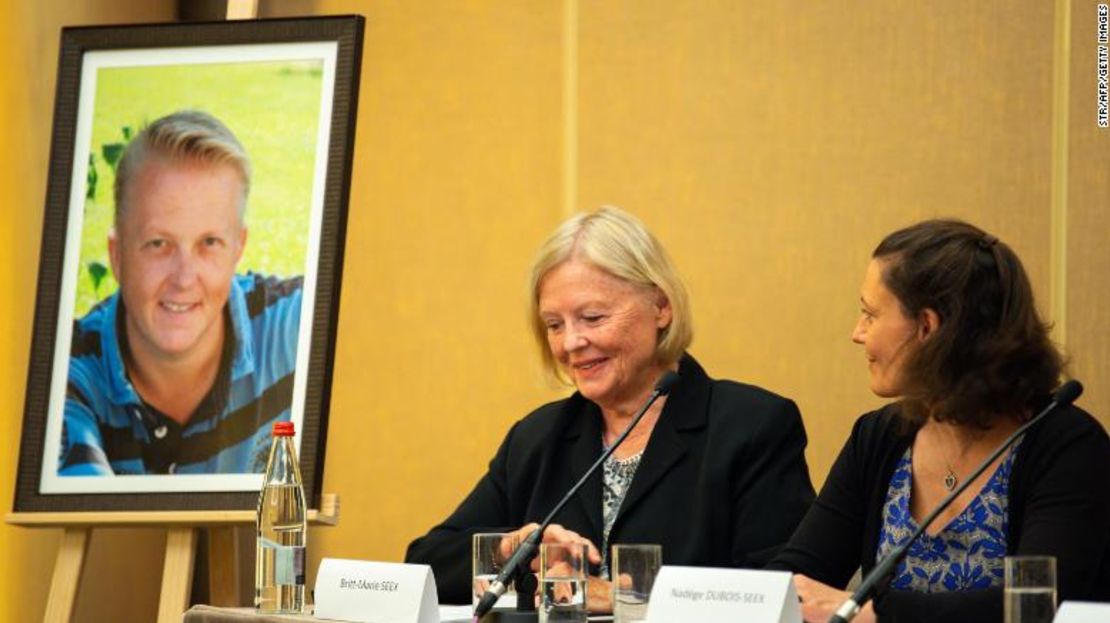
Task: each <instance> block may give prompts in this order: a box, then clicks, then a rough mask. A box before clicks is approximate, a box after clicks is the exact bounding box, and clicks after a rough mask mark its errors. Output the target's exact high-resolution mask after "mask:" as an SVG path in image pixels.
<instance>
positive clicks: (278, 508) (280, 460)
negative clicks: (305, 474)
mask: <svg viewBox="0 0 1110 623" xmlns="http://www.w3.org/2000/svg"><path fill="white" fill-rule="evenodd" d="M293 435H294V430H293V423H292V422H276V423H275V424H274V431H273V437H274V440H273V444H272V445H271V446H270V460H269V462H268V463H267V464H266V478H265V480H263V481H262V493H261V494H260V495H259V496H258V523H257V526H256V528H257V536H258V546H257V550H256V558H255V565H254V607H255V608H257V609H258V611H259V612H269V613H283V614H285V613H300V612H302V611H303V610H304V563H305V537H306V535H307V532H308V530H307V527H308V526H307V523H306V521H305V518H306V516H307V512H306V511H305V499H304V488H303V487H302V486H301V468H300V466H299V465H298V464H297V452H296V450H295V449H294V447H293Z"/></svg>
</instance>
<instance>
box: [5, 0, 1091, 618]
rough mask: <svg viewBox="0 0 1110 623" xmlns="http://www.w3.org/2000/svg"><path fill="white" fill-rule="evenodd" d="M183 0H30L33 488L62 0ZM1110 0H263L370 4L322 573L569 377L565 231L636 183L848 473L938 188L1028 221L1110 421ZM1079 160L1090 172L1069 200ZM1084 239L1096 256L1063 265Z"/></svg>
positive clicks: (16, 302) (710, 352)
mask: <svg viewBox="0 0 1110 623" xmlns="http://www.w3.org/2000/svg"><path fill="white" fill-rule="evenodd" d="M171 4H172V3H169V2H165V3H161V4H148V3H144V2H139V1H137V0H135V1H128V2H118V1H113V2H109V1H107V0H98V1H97V2H83V3H71V2H63V1H62V0H45V1H40V2H35V3H14V2H9V3H5V4H3V5H0V7H2V8H0V11H4V12H5V13H0V18H2V19H0V49H2V50H3V51H4V52H5V54H4V56H3V58H4V59H5V61H6V62H5V64H4V65H3V66H2V68H0V72H3V74H2V77H3V80H0V119H3V120H4V123H3V125H2V126H0V127H3V130H2V132H3V135H2V136H3V137H4V141H3V145H4V147H5V158H4V166H2V167H0V202H2V207H3V209H2V210H0V225H2V226H0V231H2V232H3V236H4V238H3V242H4V244H3V251H2V253H3V255H2V256H0V259H2V261H3V262H4V265H5V266H7V267H8V268H7V273H6V274H7V277H8V278H7V280H6V282H5V283H6V285H7V287H8V289H9V292H10V297H9V304H7V305H3V306H0V330H4V331H5V336H6V339H5V340H3V341H2V342H0V358H2V359H0V360H2V361H3V362H4V363H5V364H7V366H6V368H5V371H6V373H5V375H3V377H2V378H0V405H2V409H3V410H2V411H0V434H3V435H4V436H6V437H7V439H8V443H5V444H0V465H3V466H4V469H6V470H7V472H6V473H8V474H9V476H8V477H7V478H4V479H0V500H4V503H8V502H7V501H8V500H10V499H11V487H12V481H13V480H14V467H15V464H16V452H17V448H16V446H17V443H16V442H17V440H18V439H19V432H20V421H21V417H22V408H23V391H24V387H23V383H24V380H25V378H26V366H27V353H28V348H29V342H30V330H31V322H32V310H33V304H34V301H33V299H34V289H35V274H34V273H35V271H34V268H33V267H35V266H36V265H37V257H38V255H37V254H38V244H39V242H38V241H39V235H40V227H41V222H42V205H43V204H42V202H43V191H44V189H45V180H46V160H47V151H48V146H49V132H50V122H51V109H52V102H53V80H54V72H55V70H56V67H55V63H56V61H55V59H56V54H57V41H58V32H57V29H58V27H59V26H61V25H62V24H67V23H73V24H76V23H85V24H90V23H105V22H115V23H122V22H131V21H152V20H161V19H171V18H172V14H173V7H172V6H171ZM1096 4H1097V3H1096V2H1094V1H1092V0H1074V1H1072V2H1068V1H1067V0H1061V1H1060V2H1057V3H1056V6H1054V4H1053V3H1049V2H1026V3H1013V2H1010V1H1008V0H983V1H980V2H973V3H966V2H948V1H943V2H935V3H924V4H921V3H919V4H911V3H898V4H897V5H895V4H892V3H889V2H887V1H886V0H861V1H860V2H857V3H855V4H853V6H852V8H851V9H850V10H846V9H845V8H844V3H842V2H833V1H828V2H811V3H807V4H806V5H805V6H804V7H799V6H796V5H790V6H786V5H784V4H783V3H781V2H778V1H777V0H753V1H751V2H744V3H737V2H732V1H727V0H710V1H701V2H675V1H674V0H669V1H665V0H649V1H644V0H615V1H608V2H578V1H577V0H561V1H560V2H496V3H494V2H476V1H463V2H460V1H457V0H423V1H421V2H408V1H402V0H383V1H381V2H358V1H354V0H321V1H317V2H289V1H285V0H282V1H278V0H274V1H272V2H267V3H264V5H263V8H264V10H265V11H266V13H267V14H271V15H278V14H285V15H288V14H301V15H304V14H306V13H308V12H313V13H320V14H338V13H352V12H357V13H362V14H364V15H365V16H366V17H367V32H366V45H365V56H364V59H363V76H362V87H361V88H362V94H361V100H360V102H359V121H358V133H357V137H356V145H357V150H356V154H355V172H354V179H353V184H352V189H351V211H350V215H349V223H348V244H347V257H346V265H345V270H344V283H343V293H342V303H341V308H340V321H339V335H338V345H337V353H336V360H335V374H334V383H333V387H332V391H333V398H332V412H331V417H330V422H329V435H328V448H327V450H328V453H327V461H326V465H325V469H324V491H327V492H335V493H338V494H340V496H341V498H342V502H341V508H342V511H341V519H340V523H339V526H337V527H335V528H321V529H313V530H312V531H311V534H310V540H309V549H310V560H309V570H310V574H309V582H310V583H311V582H312V581H313V580H314V577H315V569H316V566H317V564H318V563H319V560H320V558H322V557H323V556H340V557H348V558H362V559H376V560H398V559H400V557H401V556H402V555H403V553H404V548H405V545H406V544H407V543H408V541H409V540H410V539H412V538H413V537H415V536H416V535H418V534H420V533H422V532H424V531H425V530H427V529H428V528H429V527H430V526H431V525H432V524H433V523H434V522H435V521H437V520H439V519H441V518H443V517H444V516H445V515H446V514H447V513H448V512H450V510H451V509H453V508H454V506H455V505H456V504H457V503H458V502H459V501H460V500H461V498H462V496H463V495H464V494H465V493H466V492H467V491H468V490H469V488H470V487H471V486H472V485H473V483H474V482H475V480H476V479H477V478H478V477H479V476H480V475H481V473H482V471H483V470H484V468H485V464H486V461H488V459H489V458H490V456H491V455H492V453H493V451H494V449H495V448H496V445H497V444H498V442H499V441H500V440H501V438H502V437H503V435H504V433H505V431H506V430H507V429H508V427H509V426H510V425H511V423H512V422H513V421H515V420H516V419H518V418H520V417H521V416H523V415H524V414H525V413H526V412H527V411H528V410H530V409H531V408H534V407H535V406H538V405H539V404H541V403H543V402H545V401H548V400H552V399H555V398H558V397H559V396H562V395H564V394H565V393H566V390H564V389H560V388H553V387H550V386H548V385H546V384H545V383H544V381H543V380H542V375H541V374H540V369H539V365H538V362H537V358H536V356H535V353H534V347H533V345H532V343H531V341H530V340H531V338H530V336H529V335H528V333H527V325H526V321H525V318H524V312H525V309H526V299H525V296H526V293H525V283H526V273H527V269H528V265H529V262H530V260H531V257H532V253H533V252H534V250H535V248H536V246H537V245H538V244H539V242H540V241H541V239H542V238H543V237H544V235H546V234H547V233H548V232H549V231H550V230H551V229H552V228H553V227H554V226H555V225H556V224H557V223H558V222H559V221H560V220H561V219H562V218H564V217H565V216H566V215H567V213H568V212H569V211H570V210H571V209H573V208H574V207H581V208H586V209H589V208H593V207H596V206H597V205H599V204H601V203H613V204H616V205H620V206H622V207H624V208H626V209H628V210H630V211H632V212H634V213H636V214H638V215H639V216H640V217H641V218H643V219H644V220H645V221H646V222H647V224H648V226H649V227H650V228H652V230H653V231H655V232H656V233H657V234H658V235H659V237H660V238H661V239H662V240H663V242H664V244H665V245H666V246H667V247H668V249H669V251H670V252H671V254H672V256H673V257H674V258H675V261H676V263H677V264H678V267H679V269H680V271H681V272H682V273H683V275H684V276H685V277H686V278H687V280H688V284H689V286H690V290H691V294H692V302H693V310H694V314H695V330H696V337H695V342H694V346H693V348H692V352H693V354H694V355H695V356H697V357H698V358H699V359H701V360H702V362H703V363H704V364H705V365H706V367H707V369H708V370H709V371H710V373H711V374H713V375H715V376H719V377H728V378H735V379H739V380H744V381H748V382H753V383H756V384H760V385H763V386H765V387H768V388H769V389H772V390H774V391H777V392H780V393H782V394H785V395H787V396H790V397H792V398H794V399H795V400H796V401H797V402H798V404H799V406H800V407H801V411H802V414H803V417H804V418H805V423H806V427H807V430H808V432H809V436H810V446H809V451H808V453H807V456H808V458H809V461H810V469H811V473H812V476H813V479H814V481H815V483H816V484H818V485H819V484H820V483H821V482H822V481H823V479H824V474H825V472H826V471H827V470H828V468H829V465H830V464H831V463H832V460H833V459H834V457H835V455H836V453H837V451H838V450H839V448H840V445H841V443H842V442H843V440H844V437H845V436H846V434H847V431H848V429H849V427H850V426H851V423H852V421H853V420H854V418H855V417H856V416H857V415H858V414H859V413H861V412H862V411H864V410H866V409H869V408H871V407H873V406H875V405H877V404H879V401H877V400H876V399H875V398H874V397H872V396H871V395H870V394H869V393H868V391H867V382H866V369H865V365H864V362H863V357H862V354H861V352H860V350H859V348H858V347H856V346H854V345H852V344H851V343H850V342H849V340H848V334H849V331H850V329H851V326H852V324H853V322H854V320H855V315H856V307H857V305H856V298H857V295H858V287H859V283H860V280H861V279H862V275H863V269H864V266H865V264H866V261H867V256H868V253H869V251H870V250H871V248H872V247H873V246H874V245H875V244H876V243H877V241H878V240H879V238H880V237H881V236H882V235H883V234H884V233H886V232H888V231H890V230H892V229H893V228H895V227H898V226H901V225H905V224H908V223H910V222H912V221H914V220H917V219H921V218H925V217H929V216H942V215H944V216H957V217H962V218H965V219H968V220H971V221H973V222H975V223H977V224H979V225H982V226H984V227H986V228H987V229H989V230H991V231H992V232H994V233H995V234H997V235H998V236H999V237H1000V238H1002V239H1004V240H1006V241H1007V242H1009V243H1010V244H1012V245H1013V246H1014V247H1015V248H1016V250H1017V251H1018V253H1019V254H1020V255H1021V256H1022V258H1023V259H1024V260H1025V262H1026V266H1027V268H1028V270H1029V272H1030V274H1031V276H1032V279H1033V281H1034V287H1035V291H1036V294H1037V296H1038V297H1039V302H1040V304H1041V308H1042V310H1044V311H1045V312H1046V313H1048V312H1050V311H1051V310H1064V311H1065V312H1066V314H1062V315H1063V318H1062V320H1063V322H1065V323H1066V325H1065V326H1064V327H1063V328H1064V329H1065V331H1063V332H1062V334H1064V335H1066V336H1067V340H1068V341H1067V346H1068V351H1069V354H1071V355H1072V359H1073V372H1074V373H1075V375H1076V376H1078V377H1079V378H1081V379H1082V380H1084V381H1085V382H1086V384H1087V386H1088V393H1087V395H1086V396H1084V398H1083V399H1082V400H1081V404H1083V405H1084V406H1085V407H1086V408H1087V409H1088V410H1090V411H1092V412H1093V413H1095V414H1096V415H1097V416H1098V417H1099V418H1100V419H1101V421H1102V422H1103V423H1104V424H1110V367H1108V365H1110V364H1108V363H1107V362H1108V361H1110V331H1107V328H1108V327H1110V311H1108V310H1110V287H1107V286H1108V283H1107V277H1106V275H1105V267H1106V266H1108V265H1110V245H1107V244H1106V243H1105V242H1106V240H1105V238H1106V234H1105V232H1106V206H1107V205H1110V133H1108V132H1107V131H1106V130H1099V129H1098V128H1097V127H1095V125H1094V103H1095V100H1094V93H1093V84H1094V83H1093V79H1094V76H1095V68H1094V60H1093V41H1092V36H1091V33H1092V32H1093V24H1094V15H1095V5H1096ZM1060 5H1064V6H1070V9H1071V18H1070V19H1071V34H1072V38H1071V42H1070V48H1067V49H1066V51H1067V52H1069V54H1068V55H1067V56H1068V58H1070V61H1069V64H1068V65H1067V66H1068V67H1070V69H1071V71H1070V80H1071V81H1070V83H1068V84H1066V85H1065V96H1064V98H1063V101H1064V102H1065V105H1066V106H1067V107H1068V111H1069V113H1070V114H1069V115H1068V117H1067V125H1066V126H1065V128H1066V130H1067V132H1066V134H1067V136H1066V137H1065V138H1066V139H1067V140H1066V148H1067V149H1068V150H1069V151H1068V154H1069V156H1070V157H1069V159H1068V167H1067V170H1066V172H1067V176H1066V179H1064V180H1061V179H1060V178H1058V177H1057V178H1054V177H1053V175H1052V170H1053V162H1054V157H1055V156H1054V152H1053V144H1054V143H1053V123H1054V120H1055V119H1058V118H1059V116H1058V115H1059V111H1058V110H1057V109H1055V108H1054V107H1053V101H1054V98H1053V94H1054V86H1053V84H1054V83H1053V80H1054V76H1055V75H1058V70H1057V68H1056V65H1055V64H1054V59H1057V58H1060V54H1061V51H1060V49H1057V46H1058V45H1059V41H1060V40H1061V39H1060V38H1059V37H1057V36H1056V34H1055V33H1054V29H1053V22H1054V19H1055V16H1056V15H1057V14H1058V11H1059V6H1060ZM1054 183H1056V184H1059V183H1063V184H1065V187H1064V191H1065V192H1064V197H1065V199H1066V201H1065V203H1064V204H1063V205H1062V206H1061V205H1059V203H1056V204H1054V203H1053V199H1052V197H1053V184H1054ZM1061 209H1062V210H1064V212H1062V213H1060V212H1056V213H1054V212H1053V210H1057V211H1059V210H1061ZM1060 214H1063V215H1064V216H1066V219H1065V222H1064V230H1063V231H1064V234H1065V235H1064V237H1063V240H1064V242H1063V246H1054V243H1053V241H1052V239H1051V237H1050V231H1051V230H1052V228H1053V223H1058V222H1059V217H1060ZM1054 219H1055V220H1054ZM1061 258H1063V259H1064V260H1066V266H1067V270H1066V273H1064V279H1065V280H1066V283H1065V284H1063V285H1064V287H1062V288H1060V287H1057V288H1053V287H1050V286H1052V285H1053V281H1052V280H1053V279H1054V278H1056V277H1054V274H1053V270H1052V269H1053V267H1054V266H1056V265H1057V264H1056V263H1057V262H1059V261H1061ZM1056 285H1057V286H1060V284H1059V282H1057V283H1056ZM1053 293H1062V296H1063V297H1065V300H1063V301H1062V303H1061V302H1058V301H1053V300H1050V296H1053V295H1054V294H1053ZM1057 303H1059V304H1057ZM57 542H58V533H57V532H56V531H50V530H44V531H31V530H24V529H20V530H17V529H14V528H11V527H7V526H3V527H0V553H2V555H3V557H4V562H5V563H6V564H5V565H4V566H3V568H2V569H0V620H18V619H29V620H34V619H36V618H41V613H42V608H43V606H44V603H45V591H46V586H45V585H46V583H47V581H48V579H49V574H50V569H51V567H52V564H53V556H54V551H55V548H56V544H57ZM161 547H162V536H161V534H160V533H159V532H158V531H156V530H145V531H144V530H130V529H126V530H125V529H120V530H111V531H104V532H103V533H100V532H98V533H97V535H96V536H94V538H93V543H92V547H91V551H90V561H89V565H90V566H89V569H90V573H89V574H87V575H86V578H85V582H84V585H83V587H82V591H81V595H80V596H79V600H78V609H79V614H78V617H77V620H79V621H102V620H113V621H124V622H126V621H136V622H138V621H148V620H150V619H152V618H153V616H154V615H153V613H154V612H155V606H154V601H155V599H156V593H157V585H158V577H157V576H158V569H159V568H160V556H161ZM122 552H126V556H123V555H121V553H122ZM248 568H249V565H248ZM105 596H116V597H119V598H110V597H109V598H106V597H105ZM124 596H126V599H124V598H123V597H124Z"/></svg>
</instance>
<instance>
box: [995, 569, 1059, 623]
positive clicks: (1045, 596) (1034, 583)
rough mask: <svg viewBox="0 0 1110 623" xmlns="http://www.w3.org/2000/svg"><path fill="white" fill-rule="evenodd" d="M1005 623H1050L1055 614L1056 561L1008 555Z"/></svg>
mask: <svg viewBox="0 0 1110 623" xmlns="http://www.w3.org/2000/svg"><path fill="white" fill-rule="evenodd" d="M1005 573H1006V585H1005V590H1004V592H1005V597H1004V599H1005V602H1004V604H1005V605H1004V611H1005V621H1006V623H1052V619H1053V617H1054V616H1055V615H1056V558H1055V557H1053V556H1007V557H1006V560H1005Z"/></svg>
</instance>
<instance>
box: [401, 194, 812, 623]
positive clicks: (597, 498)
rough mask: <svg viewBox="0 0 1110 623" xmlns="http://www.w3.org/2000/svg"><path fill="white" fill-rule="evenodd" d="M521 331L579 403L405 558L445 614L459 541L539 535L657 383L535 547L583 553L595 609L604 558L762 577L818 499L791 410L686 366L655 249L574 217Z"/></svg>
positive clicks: (465, 588) (682, 307)
mask: <svg viewBox="0 0 1110 623" xmlns="http://www.w3.org/2000/svg"><path fill="white" fill-rule="evenodd" d="M531 286H532V287H531V290H532V291H531V320H532V327H533V331H534V333H535V337H536V339H537V341H538V343H539V347H540V353H541V356H542V358H543V361H544V364H545V366H546V368H547V369H548V370H549V371H550V372H551V373H552V374H553V375H555V376H556V377H558V378H560V379H563V380H564V381H568V382H569V383H571V384H573V385H574V387H575V388H576V390H577V391H576V392H575V393H574V394H573V395H571V396H570V397H569V398H567V399H565V400H561V401H558V402H554V403H551V404H548V405H544V406H542V407H540V408H539V409H537V410H535V411H534V412H532V413H531V414H529V415H528V416H527V417H525V418H524V419H523V420H521V421H519V422H517V424H516V425H514V426H513V428H512V429H511V430H510V431H509V434H508V436H507V437H506V438H505V441H504V442H503V443H502V444H501V448H500V449H499V450H498V452H497V454H496V455H495V456H494V458H493V460H492V461H491V463H490V469H489V472H488V473H487V474H486V475H485V476H484V477H483V478H482V479H481V480H480V481H479V482H478V485H477V486H476V487H475V488H474V490H473V491H471V493H470V495H469V496H467V498H466V499H465V500H464V501H463V502H462V504H461V505H460V506H459V507H458V509H456V510H455V512H454V513H452V514H451V516H450V517H448V518H447V519H446V520H445V521H444V522H443V523H441V524H440V525H439V526H436V527H435V528H433V529H432V531H431V532H429V533H428V534H427V535H425V536H423V537H421V538H419V539H417V540H416V541H414V542H413V543H412V545H410V546H409V550H408V554H407V556H406V559H407V560H408V561H412V562H423V563H427V564H430V565H432V567H433V569H434V571H435V576H436V581H437V583H438V588H439V596H440V599H441V600H443V601H445V602H456V603H466V602H469V601H470V600H471V590H472V589H471V578H470V567H469V565H470V552H469V549H470V537H471V535H472V534H474V533H476V532H490V531H513V530H515V531H518V532H519V533H520V536H521V537H522V538H523V537H524V536H526V535H527V534H528V533H530V532H531V531H532V530H534V529H535V527H536V523H535V522H538V521H540V520H542V519H543V517H544V516H545V515H546V513H547V512H548V511H550V510H551V509H552V508H553V507H554V506H555V504H556V503H557V502H558V501H559V499H560V498H561V497H562V495H563V494H564V493H565V492H566V491H567V490H568V489H569V488H570V487H571V486H572V485H573V484H574V482H575V481H577V480H578V478H579V477H580V476H581V475H582V474H583V473H584V472H585V470H586V468H587V467H588V466H589V465H590V464H591V463H593V462H594V460H596V459H597V457H598V456H599V455H600V454H601V453H602V451H603V450H604V449H605V447H607V446H608V445H609V444H611V443H612V442H613V440H614V439H616V438H617V436H619V435H620V434H621V432H622V431H623V430H624V429H625V428H626V427H627V426H628V424H629V422H630V421H631V419H632V417H633V415H634V414H635V412H636V411H637V409H638V408H639V407H640V406H641V405H642V404H644V402H645V401H646V400H647V398H648V396H649V395H650V393H651V391H652V388H653V387H654V386H655V384H656V382H657V381H658V380H659V379H660V377H662V375H663V374H664V373H666V372H667V371H677V372H678V374H679V375H680V377H681V381H680V382H679V384H678V385H677V387H675V388H674V390H672V391H671V393H670V394H669V395H668V396H667V397H665V398H662V399H660V400H658V401H657V402H656V403H655V404H654V405H653V406H652V408H651V409H650V410H649V411H648V412H647V414H646V415H645V417H644V419H643V420H641V422H640V424H639V425H637V427H636V428H635V429H633V431H632V433H631V434H630V435H629V436H628V438H627V439H626V441H625V442H624V443H623V444H622V445H621V446H620V447H619V448H617V450H616V452H615V453H614V454H613V455H612V456H611V457H610V458H609V459H608V460H607V462H606V464H605V465H604V470H603V474H602V475H600V476H599V477H595V478H593V479H591V480H590V481H589V482H588V483H587V484H586V486H585V487H584V488H583V489H582V490H581V491H580V492H579V495H578V499H577V500H574V501H572V502H571V503H570V504H569V505H568V506H567V507H566V508H565V509H563V511H562V512H561V513H560V514H559V516H558V517H556V519H555V521H556V522H557V524H558V525H552V526H551V527H550V528H548V530H547V531H546V532H545V534H544V541H545V542H584V543H586V544H587V545H588V548H589V552H590V557H591V562H592V563H593V565H592V568H591V589H590V607H591V610H595V611H598V610H605V609H607V608H608V601H607V595H608V590H607V588H606V587H605V583H604V582H605V581H606V580H607V576H608V559H607V558H608V556H607V553H608V550H609V547H610V546H611V545H613V544H614V543H619V542H628V543H658V544H661V545H662V546H663V562H664V563H665V564H676V565H706V566H723V567H759V566H762V565H763V564H764V563H766V562H767V561H768V560H770V558H771V556H772V555H773V554H774V553H775V552H776V551H777V550H778V549H779V547H780V546H781V545H782V544H783V543H784V542H785V541H786V540H787V539H788V538H789V536H790V534H791V532H792V531H793V529H794V527H795V525H796V524H797V523H798V521H800V519H801V517H802V516H803V514H804V513H805V511H806V509H807V508H808V506H809V503H810V501H811V500H812V499H813V495H814V494H813V487H812V485H811V484H810V480H809V473H808V471H807V469H806V464H805V458H804V455H803V451H804V449H805V445H806V437H805V431H804V429H803V427H802V420H801V416H800V415H799V413H798V409H797V407H796V406H795V405H794V403H793V402H791V401H790V400H787V399H785V398H782V397H780V396H777V395H775V394H772V393H770V392H768V391H766V390H763V389H760V388H757V387H753V386H751V385H744V384H740V383H735V382H732V381H719V380H714V379H711V378H710V377H709V376H708V375H707V374H706V372H705V371H704V370H703V369H702V368H701V366H700V365H698V363H697V361H695V360H694V358H693V357H691V356H690V355H688V354H687V353H686V349H687V348H688V347H689V345H690V342H691V340H692V338H693V329H692V323H691V317H690V308H689V305H688V303H687V298H686V290H685V287H684V286H683V284H682V281H681V280H680V279H679V277H678V274H677V272H676V271H675V269H674V267H673V265H672V263H671V261H670V259H669V258H668V256H667V254H666V252H665V251H664V250H663V248H662V246H661V245H660V244H659V242H658V241H657V240H656V239H655V238H654V237H653V236H652V235H651V234H650V233H648V231H647V229H646V228H645V227H644V226H643V224H642V223H641V222H640V221H639V220H637V219H636V218H635V217H633V216H631V215H629V214H627V213H626V212H622V211H621V210H618V209H616V208H608V207H607V208H602V209H600V210H598V211H596V212H593V213H589V214H580V215H577V216H575V217H573V218H571V219H569V220H567V221H566V222H564V223H563V224H562V225H560V226H559V228H558V229H556V230H555V232H554V233H553V234H552V235H551V236H550V237H549V238H548V239H547V241H546V242H545V243H544V244H543V246H542V247H541V249H540V252H539V255H538V257H537V260H536V262H535V264H534V266H533V269H532V279H531Z"/></svg>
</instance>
